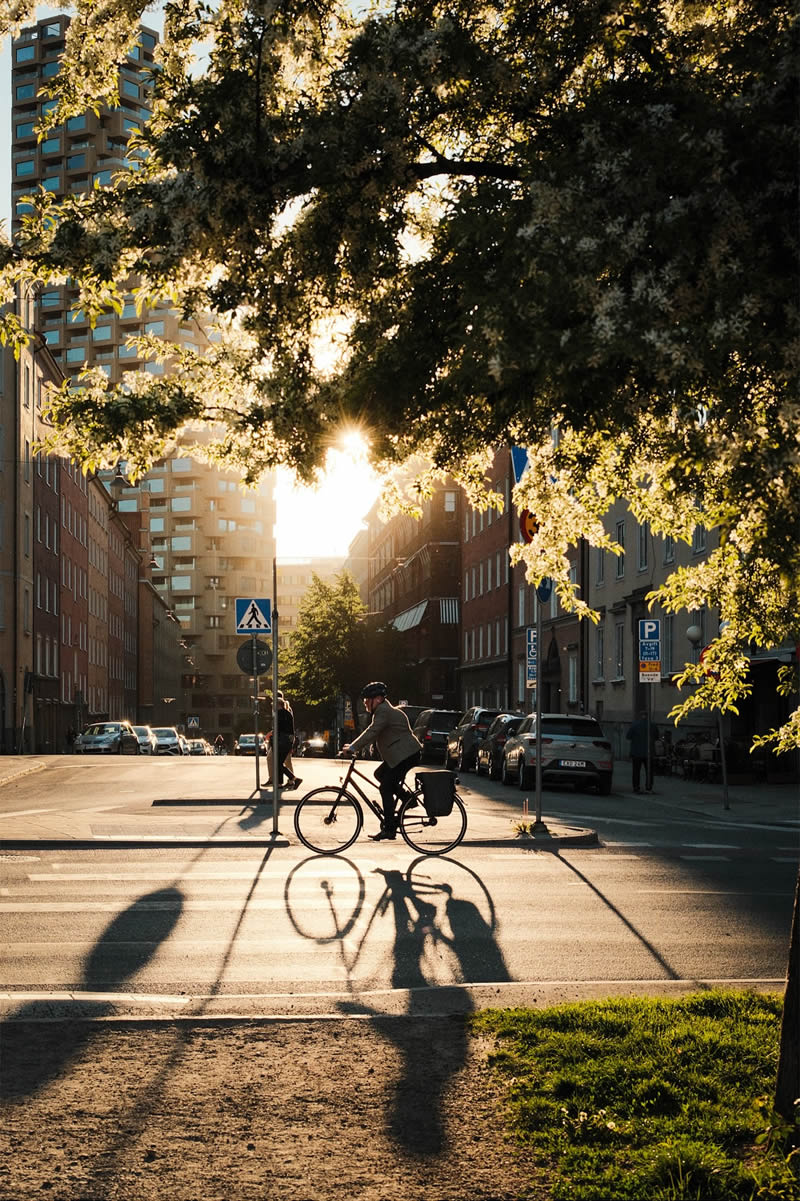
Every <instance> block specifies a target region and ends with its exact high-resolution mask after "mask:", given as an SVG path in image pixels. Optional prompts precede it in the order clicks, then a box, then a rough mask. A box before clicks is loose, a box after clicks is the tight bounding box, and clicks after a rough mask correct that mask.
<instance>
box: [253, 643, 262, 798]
mask: <svg viewBox="0 0 800 1201" xmlns="http://www.w3.org/2000/svg"><path fill="white" fill-rule="evenodd" d="M252 650H253V727H254V732H255V736H256V792H261V766H260V764H259V762H258V761H259V759H260V758H261V747H260V746H259V745H258V638H257V637H256V634H255V632H254V633H253V646H252Z"/></svg>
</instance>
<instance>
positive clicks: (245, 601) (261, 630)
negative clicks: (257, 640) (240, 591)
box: [236, 596, 272, 634]
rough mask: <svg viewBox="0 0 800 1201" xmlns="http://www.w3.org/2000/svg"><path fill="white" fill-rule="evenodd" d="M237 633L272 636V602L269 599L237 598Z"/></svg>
mask: <svg viewBox="0 0 800 1201" xmlns="http://www.w3.org/2000/svg"><path fill="white" fill-rule="evenodd" d="M236 633H237V634H271V633H272V602H271V601H270V599H269V597H263V596H262V597H256V599H255V600H254V599H253V598H252V597H247V596H237V597H236Z"/></svg>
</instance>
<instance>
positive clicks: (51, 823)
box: [0, 755, 800, 851]
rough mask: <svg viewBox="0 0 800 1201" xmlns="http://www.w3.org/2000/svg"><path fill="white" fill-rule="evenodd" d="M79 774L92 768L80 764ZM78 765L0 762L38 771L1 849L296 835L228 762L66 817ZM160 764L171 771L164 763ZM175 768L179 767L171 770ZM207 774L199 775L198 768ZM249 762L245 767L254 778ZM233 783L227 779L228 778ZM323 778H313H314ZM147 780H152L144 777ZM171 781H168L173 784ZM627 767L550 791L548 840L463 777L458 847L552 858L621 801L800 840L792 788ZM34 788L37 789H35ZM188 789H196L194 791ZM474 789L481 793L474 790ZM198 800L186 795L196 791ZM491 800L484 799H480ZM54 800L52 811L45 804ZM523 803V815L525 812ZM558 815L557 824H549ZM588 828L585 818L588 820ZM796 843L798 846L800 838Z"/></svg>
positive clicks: (312, 778) (1, 821)
mask: <svg viewBox="0 0 800 1201" xmlns="http://www.w3.org/2000/svg"><path fill="white" fill-rule="evenodd" d="M78 763H80V764H81V766H82V767H85V768H88V767H89V764H88V763H86V762H85V761H83V760H80V759H79V760H78ZM65 764H66V765H75V764H76V761H75V760H72V759H71V758H69V757H67V756H61V755H53V756H41V757H33V756H2V757H0V788H2V786H3V785H13V783H14V782H16V781H20V782H21V781H23V780H25V779H26V777H29V776H31V775H32V774H33V773H37V774H38V775H39V777H40V780H41V801H42V805H41V808H40V807H39V805H32V804H31V803H30V799H31V798H30V793H29V792H28V794H27V795H28V800H27V802H26V803H24V804H20V805H19V807H17V806H12V808H11V810H10V812H9V813H8V815H7V816H6V814H4V813H3V812H2V809H0V843H1V844H2V846H3V847H5V848H6V849H11V848H17V849H19V848H25V847H31V846H35V845H42V844H49V845H51V846H52V845H58V844H61V843H67V844H71V845H77V844H80V845H91V846H97V845H101V844H102V845H105V846H147V845H150V846H158V845H162V846H164V845H169V846H175V845H188V846H191V845H205V844H207V843H209V842H211V843H214V844H216V845H225V846H235V845H242V844H244V845H250V846H253V845H257V846H265V845H268V846H288V845H290V844H293V843H294V842H296V835H295V833H294V828H293V815H294V802H295V801H296V800H297V799H299V797H298V796H296V795H295V794H294V793H289V794H285V795H284V796H283V797H282V799H281V804H280V809H279V814H278V823H277V825H278V832H277V834H276V833H274V832H273V820H272V804H271V801H272V792H271V790H269V791H268V792H264V793H263V797H262V799H263V801H264V802H265V803H263V804H258V803H256V798H254V797H253V794H252V788H251V786H250V784H249V783H246V784H243V783H242V782H243V781H249V776H248V775H247V765H246V761H243V760H234V761H232V764H231V767H230V769H226V768H225V761H215V762H214V763H213V764H212V763H209V762H208V761H206V764H205V765H203V764H198V765H197V766H198V767H199V768H200V771H199V772H195V773H194V774H193V777H192V778H191V779H190V778H188V777H187V776H186V775H181V777H179V779H180V783H181V785H183V787H182V788H181V789H180V792H179V793H178V795H173V796H169V795H165V794H168V792H169V788H168V787H167V784H168V780H167V779H165V780H164V781H163V783H162V782H161V781H160V782H159V785H158V789H159V795H158V796H157V797H152V796H149V795H148V796H138V797H137V800H136V801H135V802H128V803H122V802H120V804H119V806H118V807H114V806H113V805H111V806H109V805H100V806H95V807H92V804H91V801H92V800H95V801H96V800H97V798H87V801H88V802H89V803H88V805H87V808H86V809H85V810H80V809H78V810H73V811H69V810H62V809H60V808H58V807H57V806H54V805H53V804H52V800H51V797H50V796H49V795H48V792H49V790H48V784H49V781H48V778H47V777H48V775H49V774H51V773H54V769H56V768H57V767H58V766H59V765H61V766H63V765H65ZM303 764H304V774H305V776H306V782H305V787H304V789H303V792H305V791H306V790H307V789H308V788H314V787H317V786H318V785H320V784H323V783H330V779H329V777H330V764H329V763H328V762H326V761H325V760H303ZM163 766H165V767H166V766H168V765H167V764H164V765H163ZM173 766H174V767H178V766H179V765H178V763H175V764H174V765H173ZM204 766H205V767H206V768H207V770H203V767H204ZM252 766H253V765H252V763H250V764H249V768H250V769H251V770H252ZM234 770H235V774H236V776H237V777H238V778H237V779H236V780H233V779H231V776H232V774H234ZM317 777H319V778H317ZM150 779H151V780H152V776H151V777H150ZM174 779H175V777H174V776H170V777H169V780H172V781H174ZM630 780H631V776H630V764H629V763H628V762H626V761H624V760H623V761H622V762H621V763H618V764H617V766H616V770H615V773H614V791H613V793H612V795H611V796H610V797H600V796H596V795H594V794H592V793H585V794H583V793H580V794H579V793H573V792H571V791H569V790H567V789H548V788H545V789H544V790H543V793H542V819H543V823H544V825H545V826H546V832H544V833H542V834H539V835H537V836H533V837H532V836H524V837H520V835H519V834H518V833H517V831H516V830H515V824H517V823H520V822H525V823H527V824H528V825H532V824H533V821H534V818H535V796H534V794H533V792H531V793H528V794H523V793H521V792H520V791H519V789H517V788H503V787H502V785H500V784H498V783H494V782H492V783H489V782H488V781H487V780H486V777H485V776H484V777H480V778H479V777H476V776H475V775H473V774H471V773H470V774H465V775H464V776H463V777H462V778H461V781H460V783H459V792H460V793H461V795H462V796H463V798H464V800H465V802H466V804H467V811H468V818H469V824H468V827H467V833H466V836H465V838H464V843H463V844H462V845H473V846H509V845H511V844H514V845H517V846H520V847H527V848H529V849H536V850H553V851H555V850H558V849H560V848H562V847H565V848H566V847H573V846H597V845H598V836H597V832H596V831H595V830H594V829H593V828H591V826H587V825H583V824H578V823H577V822H576V823H575V824H573V823H572V822H571V821H570V820H569V817H568V816H566V815H567V814H568V813H569V811H570V809H575V811H576V812H578V813H580V815H581V817H580V819H579V821H580V822H583V821H585V820H586V815H587V810H588V812H589V814H590V815H594V814H596V815H597V817H598V818H600V817H603V816H605V815H606V814H607V813H608V812H609V809H610V807H611V806H614V805H616V806H619V804H620V801H621V800H624V801H625V802H630V804H631V805H632V806H636V807H637V810H639V811H641V810H642V809H644V808H646V809H647V810H649V811H650V812H652V811H653V810H655V809H658V808H664V809H670V808H674V809H679V810H682V811H684V812H687V813H693V814H696V815H700V816H702V817H704V818H707V819H708V820H709V822H710V823H713V824H722V825H730V824H733V825H742V824H744V825H752V824H754V823H755V824H757V825H769V826H784V827H786V828H788V829H790V830H793V831H798V832H800V790H799V789H798V788H797V786H796V785H793V784H754V785H735V786H734V785H732V786H730V787H729V789H728V808H727V809H726V808H725V805H724V795H723V789H722V786H721V785H720V784H710V783H708V782H706V781H697V780H684V779H682V778H681V777H678V776H656V777H655V779H654V786H653V791H652V793H649V794H648V793H643V794H635V793H634V792H633V790H632V788H631V783H630ZM37 783H38V781H37ZM192 786H193V788H192ZM478 789H479V790H480V791H477V790H478ZM193 790H194V792H199V793H200V795H191V794H192V791H193ZM484 793H488V795H484ZM3 799H4V800H5V807H6V808H7V809H8V808H9V806H8V799H7V797H5V798H3ZM48 800H51V804H50V805H49V806H47V805H46V802H47V801H48ZM526 800H527V803H528V812H527V814H526V813H525V812H524V810H523V806H524V802H525V801H526ZM554 813H558V814H559V816H558V817H553V816H550V815H552V814H554ZM365 816H366V820H365V826H366V827H367V829H368V830H369V829H371V828H372V824H373V819H372V816H371V814H366V815H365ZM590 820H591V816H590ZM799 842H800V840H799Z"/></svg>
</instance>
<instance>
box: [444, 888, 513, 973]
mask: <svg viewBox="0 0 800 1201" xmlns="http://www.w3.org/2000/svg"><path fill="white" fill-rule="evenodd" d="M445 913H446V915H447V923H448V925H449V926H450V935H451V937H450V946H451V947H452V949H453V951H454V953H455V955H456V957H457V959H458V962H459V964H460V966H461V976H462V979H463V980H464V981H465V983H467V984H494V983H499V982H501V981H503V982H505V981H508V980H510V979H511V976H510V975H509V972H508V968H507V967H506V961H505V959H504V958H503V952H502V951H501V950H500V947H499V945H498V942H497V939H496V938H495V936H494V932H493V931H492V929H491V927H490V926H489V925H488V923H487V922H486V919H485V918H484V916H483V914H482V913H481V911H480V909H479V908H478V906H477V905H475V904H474V903H473V902H472V901H467V900H462V899H461V898H459V897H454V896H453V895H452V893H451V894H450V896H448V898H447V905H446V907H445Z"/></svg>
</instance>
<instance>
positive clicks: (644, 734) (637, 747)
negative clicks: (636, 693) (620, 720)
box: [625, 709, 653, 792]
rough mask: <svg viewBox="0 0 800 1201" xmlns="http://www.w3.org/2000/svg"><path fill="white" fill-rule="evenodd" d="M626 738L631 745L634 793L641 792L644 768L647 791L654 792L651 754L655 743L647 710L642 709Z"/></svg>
mask: <svg viewBox="0 0 800 1201" xmlns="http://www.w3.org/2000/svg"><path fill="white" fill-rule="evenodd" d="M625 737H626V738H627V739H628V741H629V742H630V744H631V767H632V773H633V791H634V792H641V791H642V789H641V780H642V768H644V779H645V791H646V792H652V791H653V758H652V755H651V754H649V753H648V752H649V750H650V744H651V743H652V741H653V730H652V728H651V726H650V722H649V720H648V717H647V710H646V709H642V711H641V713H640V714H639V716H638V717H637V719H636V721H634V722H633V723H632V725H631V727H630V729H629V730H628V732H627V734H626V735H625Z"/></svg>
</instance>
